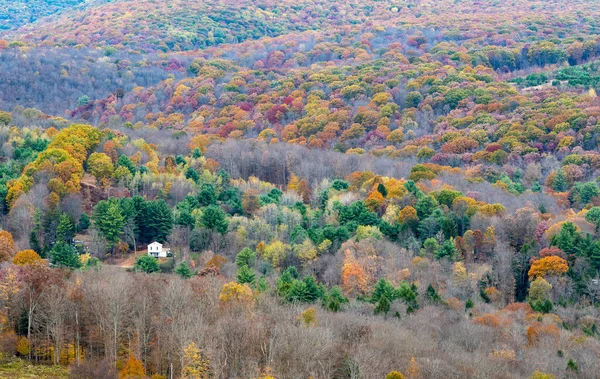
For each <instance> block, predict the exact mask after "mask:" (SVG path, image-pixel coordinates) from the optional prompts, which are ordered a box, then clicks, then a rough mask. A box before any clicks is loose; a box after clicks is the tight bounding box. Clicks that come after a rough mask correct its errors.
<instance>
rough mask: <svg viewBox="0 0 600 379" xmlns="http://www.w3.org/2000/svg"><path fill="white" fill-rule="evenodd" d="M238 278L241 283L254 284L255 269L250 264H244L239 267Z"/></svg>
mask: <svg viewBox="0 0 600 379" xmlns="http://www.w3.org/2000/svg"><path fill="white" fill-rule="evenodd" d="M236 278H237V281H238V283H240V284H246V283H247V284H254V281H255V280H256V274H255V273H254V270H252V269H251V268H249V267H248V266H242V267H240V268H239V269H238V271H237V274H236Z"/></svg>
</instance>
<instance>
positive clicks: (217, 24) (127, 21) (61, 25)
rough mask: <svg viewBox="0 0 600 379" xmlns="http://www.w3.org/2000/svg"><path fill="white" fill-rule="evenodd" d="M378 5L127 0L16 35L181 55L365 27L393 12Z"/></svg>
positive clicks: (40, 40) (87, 9)
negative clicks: (253, 41)
mask: <svg viewBox="0 0 600 379" xmlns="http://www.w3.org/2000/svg"><path fill="white" fill-rule="evenodd" d="M80 2H81V0H79V1H78V0H71V1H63V2H59V4H64V5H63V8H64V7H67V6H68V5H67V3H69V4H75V3H80ZM35 3H36V4H37V3H38V2H35ZM39 3H42V2H41V1H40V2H39ZM374 4H377V6H373V5H371V4H364V3H362V2H360V1H357V0H351V1H349V2H347V3H344V4H335V3H330V2H328V1H325V0H318V1H314V2H303V1H300V2H276V3H273V4H269V3H268V2H266V1H254V0H241V1H233V0H225V1H182V0H177V1H165V0H139V1H131V0H122V1H114V2H108V3H104V2H101V3H99V4H94V6H88V7H85V8H84V9H77V10H76V11H73V12H69V13H68V14H63V15H61V16H60V17H59V18H58V20H56V19H54V18H53V19H52V20H51V21H47V22H41V23H36V25H33V26H32V25H29V26H27V25H26V24H27V23H25V22H22V23H21V24H20V25H25V26H24V27H23V28H21V29H19V30H18V31H17V32H16V36H17V37H21V38H22V39H24V40H27V41H30V42H35V43H49V44H50V43H51V44H53V45H54V44H60V45H78V44H83V45H87V46H90V45H93V46H107V45H110V46H125V47H128V48H130V49H133V50H143V51H165V52H166V51H181V50H192V49H198V48H205V47H209V46H216V45H220V44H224V43H239V42H243V41H246V40H251V39H259V38H262V37H266V36H267V37H274V36H279V35H282V34H286V33H291V32H298V31H306V30H320V29H323V28H328V27H330V26H334V25H342V24H360V23H362V22H364V21H366V20H367V19H368V18H369V17H372V16H374V15H375V14H391V13H392V12H390V11H389V6H387V5H386V4H383V3H381V4H379V3H374ZM30 7H31V8H37V7H34V6H30ZM13 13H16V14H18V15H19V17H20V18H26V17H27V11H26V10H21V11H17V12H13ZM49 13H51V12H48V13H47V14H49ZM15 17H16V16H15Z"/></svg>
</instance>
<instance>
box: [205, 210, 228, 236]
mask: <svg viewBox="0 0 600 379" xmlns="http://www.w3.org/2000/svg"><path fill="white" fill-rule="evenodd" d="M201 221H202V225H204V227H205V228H207V229H210V230H215V231H217V232H219V233H221V234H225V233H226V232H227V228H229V221H227V217H226V215H225V212H223V210H222V209H221V208H220V207H218V206H216V205H212V206H209V207H206V208H204V213H203V214H202V217H201Z"/></svg>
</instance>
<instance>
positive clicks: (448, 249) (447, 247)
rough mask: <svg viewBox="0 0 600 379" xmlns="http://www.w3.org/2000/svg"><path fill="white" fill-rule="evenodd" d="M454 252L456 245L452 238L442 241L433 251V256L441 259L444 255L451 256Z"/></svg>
mask: <svg viewBox="0 0 600 379" xmlns="http://www.w3.org/2000/svg"><path fill="white" fill-rule="evenodd" d="M455 254H456V245H455V244H454V240H453V239H449V240H446V241H444V243H443V244H442V246H440V248H439V249H438V251H437V252H436V253H435V257H436V258H437V259H442V258H444V257H453V256H454V255H455Z"/></svg>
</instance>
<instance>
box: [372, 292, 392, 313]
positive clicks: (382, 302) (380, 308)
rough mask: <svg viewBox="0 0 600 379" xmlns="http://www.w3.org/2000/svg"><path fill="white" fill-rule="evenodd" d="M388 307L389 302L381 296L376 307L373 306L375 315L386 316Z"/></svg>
mask: <svg viewBox="0 0 600 379" xmlns="http://www.w3.org/2000/svg"><path fill="white" fill-rule="evenodd" d="M390 306H391V302H390V300H389V299H388V298H387V297H385V296H381V297H380V298H379V301H378V302H377V305H376V306H375V314H376V315H378V314H381V313H383V314H385V315H387V313H388V312H389V311H390Z"/></svg>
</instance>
